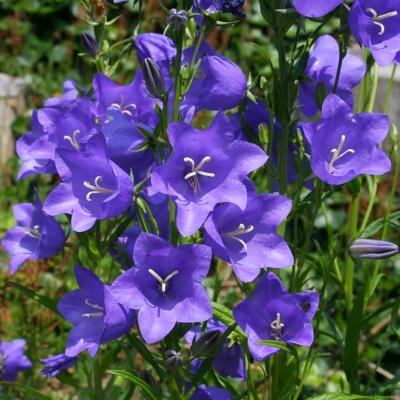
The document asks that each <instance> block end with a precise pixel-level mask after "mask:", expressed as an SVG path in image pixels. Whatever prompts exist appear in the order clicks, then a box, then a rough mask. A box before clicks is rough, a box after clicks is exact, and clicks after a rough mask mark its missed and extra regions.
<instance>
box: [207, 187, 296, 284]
mask: <svg viewBox="0 0 400 400" xmlns="http://www.w3.org/2000/svg"><path fill="white" fill-rule="evenodd" d="M247 187H248V193H249V194H248V199H247V207H246V209H245V210H244V211H242V210H240V208H239V207H237V206H236V205H234V204H228V203H225V204H220V205H218V206H217V207H216V208H215V210H214V211H213V212H212V214H211V215H210V216H209V218H208V219H207V221H206V223H205V224H204V228H205V231H206V234H205V243H206V244H207V245H208V246H210V247H211V248H212V249H213V253H214V255H216V256H218V257H220V258H222V259H223V260H225V261H227V262H230V263H231V264H232V267H233V270H234V272H235V275H236V276H237V277H238V278H239V279H241V280H242V281H244V282H250V281H252V280H254V279H255V278H256V277H257V275H258V274H259V272H260V269H261V268H263V267H272V268H284V267H290V266H291V265H293V255H292V253H291V251H290V249H289V246H288V245H287V243H286V242H285V240H284V239H283V238H281V237H280V236H279V235H278V234H277V233H276V229H277V228H278V226H279V225H280V224H281V223H282V222H283V221H284V219H285V218H286V217H287V215H288V214H289V212H290V207H291V201H290V200H289V199H288V198H286V197H284V196H280V195H278V194H264V195H257V193H256V191H255V189H254V188H253V187H251V184H248V185H247Z"/></svg>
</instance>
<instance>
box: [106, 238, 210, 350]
mask: <svg viewBox="0 0 400 400" xmlns="http://www.w3.org/2000/svg"><path fill="white" fill-rule="evenodd" d="M133 257H134V263H135V267H134V268H131V269H129V270H128V271H126V272H125V273H123V274H122V275H121V276H120V277H119V278H117V279H116V280H115V282H114V283H113V285H112V290H113V294H114V296H115V298H116V299H117V300H118V301H119V302H120V303H121V304H122V305H124V306H125V307H127V308H132V309H136V310H139V312H138V324H139V329H140V332H141V334H142V336H143V338H144V340H145V342H146V343H155V342H158V341H160V340H162V339H163V338H164V337H166V336H167V335H168V334H169V333H170V332H171V330H172V329H173V328H174V326H175V324H176V323H177V322H183V323H193V322H203V321H206V320H208V319H209V318H210V317H211V314H212V309H211V303H210V300H209V298H208V295H207V292H206V290H205V288H204V287H203V286H202V281H203V280H204V279H205V277H206V276H207V273H208V270H209V268H210V261H211V249H210V248H209V247H207V246H204V245H200V244H199V245H184V246H178V247H173V246H172V245H171V244H170V243H169V242H167V241H166V240H164V239H162V238H160V237H158V236H155V235H151V234H146V233H142V234H141V235H140V236H139V237H138V239H137V240H136V243H135V249H134V256H133Z"/></svg>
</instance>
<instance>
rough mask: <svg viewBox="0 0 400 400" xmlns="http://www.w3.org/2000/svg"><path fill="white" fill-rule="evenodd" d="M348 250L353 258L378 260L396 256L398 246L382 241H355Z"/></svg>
mask: <svg viewBox="0 0 400 400" xmlns="http://www.w3.org/2000/svg"><path fill="white" fill-rule="evenodd" d="M349 250H350V253H351V255H352V256H353V257H354V258H360V259H364V260H379V259H383V258H388V257H392V256H394V255H396V254H398V253H399V246H397V244H395V243H391V242H386V241H384V240H373V239H357V240H355V241H354V242H353V243H352V244H351V246H350V249H349Z"/></svg>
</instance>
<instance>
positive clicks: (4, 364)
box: [0, 339, 32, 381]
mask: <svg viewBox="0 0 400 400" xmlns="http://www.w3.org/2000/svg"><path fill="white" fill-rule="evenodd" d="M25 346H26V342H25V340H23V339H15V340H11V342H4V341H1V340H0V381H15V380H16V379H17V375H18V373H19V372H22V371H26V370H28V369H31V368H32V363H31V362H30V361H29V359H28V358H27V357H26V356H25V355H24V352H25Z"/></svg>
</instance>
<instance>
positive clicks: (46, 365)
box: [40, 353, 77, 378]
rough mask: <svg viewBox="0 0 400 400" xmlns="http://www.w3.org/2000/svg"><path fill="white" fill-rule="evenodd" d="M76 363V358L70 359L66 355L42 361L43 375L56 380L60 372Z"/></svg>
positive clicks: (58, 355) (62, 354)
mask: <svg viewBox="0 0 400 400" xmlns="http://www.w3.org/2000/svg"><path fill="white" fill-rule="evenodd" d="M76 361H77V358H76V357H68V356H66V355H65V354H64V353H61V354H57V355H55V356H52V357H48V358H44V359H42V360H40V363H41V364H42V365H43V369H42V375H43V376H49V377H50V378H55V377H56V376H57V375H58V374H59V373H60V372H63V371H65V370H66V369H68V368H70V367H72V366H74V365H75V364H76Z"/></svg>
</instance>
